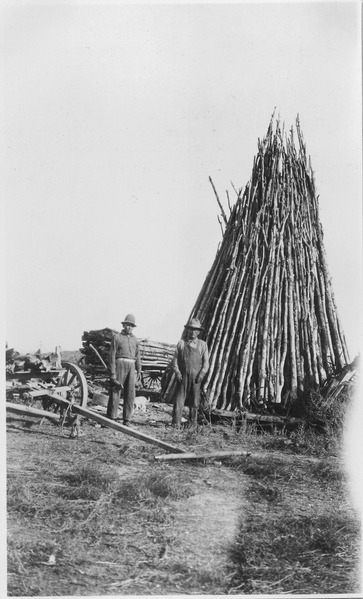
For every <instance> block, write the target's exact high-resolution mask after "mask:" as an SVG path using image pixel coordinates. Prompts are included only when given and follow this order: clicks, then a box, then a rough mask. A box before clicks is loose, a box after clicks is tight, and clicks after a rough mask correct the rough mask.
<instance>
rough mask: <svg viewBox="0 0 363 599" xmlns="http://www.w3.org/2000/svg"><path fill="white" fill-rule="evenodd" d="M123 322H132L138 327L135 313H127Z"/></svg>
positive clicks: (132, 324)
mask: <svg viewBox="0 0 363 599" xmlns="http://www.w3.org/2000/svg"><path fill="white" fill-rule="evenodd" d="M121 324H131V326H133V327H136V324H135V316H134V315H133V314H126V316H125V320H123V321H122V322H121Z"/></svg>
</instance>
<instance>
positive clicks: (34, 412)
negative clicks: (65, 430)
mask: <svg viewBox="0 0 363 599" xmlns="http://www.w3.org/2000/svg"><path fill="white" fill-rule="evenodd" d="M6 409H7V411H8V412H15V413H16V414H23V415H27V416H36V417H37V418H49V420H54V421H56V422H59V420H60V418H59V415H57V414H53V413H52V412H46V411H45V410H40V409H38V408H32V407H31V406H25V405H22V404H18V403H11V402H9V401H7V402H6Z"/></svg>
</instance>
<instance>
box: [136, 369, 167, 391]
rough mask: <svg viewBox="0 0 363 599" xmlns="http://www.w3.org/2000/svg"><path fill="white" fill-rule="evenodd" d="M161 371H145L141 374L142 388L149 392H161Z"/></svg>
mask: <svg viewBox="0 0 363 599" xmlns="http://www.w3.org/2000/svg"><path fill="white" fill-rule="evenodd" d="M161 374H162V373H161V370H146V371H144V372H142V373H141V380H142V386H143V388H144V389H148V390H149V391H157V392H159V391H161Z"/></svg>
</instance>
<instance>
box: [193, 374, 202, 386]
mask: <svg viewBox="0 0 363 599" xmlns="http://www.w3.org/2000/svg"><path fill="white" fill-rule="evenodd" d="M201 380H202V379H201V376H200V373H199V374H197V376H196V377H195V381H194V382H195V383H197V384H198V383H200V381H201Z"/></svg>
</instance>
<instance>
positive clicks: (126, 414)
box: [107, 314, 141, 426]
mask: <svg viewBox="0 0 363 599" xmlns="http://www.w3.org/2000/svg"><path fill="white" fill-rule="evenodd" d="M121 324H122V325H123V329H122V331H121V333H117V334H115V335H114V336H113V338H112V341H111V348H110V361H109V366H110V377H111V386H110V397H109V400H108V405H107V417H108V418H110V419H111V420H116V418H117V414H118V407H119V403H120V395H121V392H123V400H124V405H123V414H122V416H123V423H124V426H130V420H131V417H132V414H133V411H134V401H135V383H136V382H137V381H138V380H139V379H140V376H141V359H140V348H139V342H138V340H137V339H136V337H134V335H133V329H134V327H136V324H135V316H134V315H133V314H127V316H126V317H125V320H124V321H123V322H122V323H121Z"/></svg>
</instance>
